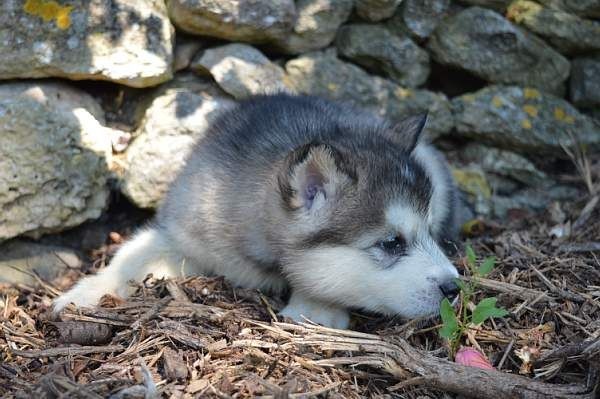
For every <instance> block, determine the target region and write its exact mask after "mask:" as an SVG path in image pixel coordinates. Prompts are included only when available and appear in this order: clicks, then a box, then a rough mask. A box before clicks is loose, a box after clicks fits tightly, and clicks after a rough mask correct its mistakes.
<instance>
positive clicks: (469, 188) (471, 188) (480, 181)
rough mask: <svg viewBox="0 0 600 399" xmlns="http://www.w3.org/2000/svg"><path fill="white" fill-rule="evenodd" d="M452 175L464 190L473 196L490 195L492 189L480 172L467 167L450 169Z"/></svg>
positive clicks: (488, 196) (485, 196)
mask: <svg viewBox="0 0 600 399" xmlns="http://www.w3.org/2000/svg"><path fill="white" fill-rule="evenodd" d="M452 175H453V176H454V180H456V183H457V184H458V186H459V187H460V188H461V190H463V191H464V192H466V193H468V194H471V195H473V196H475V197H479V196H480V195H481V196H483V197H484V198H486V199H487V198H490V197H491V196H492V189H491V187H490V185H489V184H488V182H487V180H486V178H485V175H484V174H483V173H482V172H479V171H476V170H469V169H452Z"/></svg>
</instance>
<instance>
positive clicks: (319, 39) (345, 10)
mask: <svg viewBox="0 0 600 399" xmlns="http://www.w3.org/2000/svg"><path fill="white" fill-rule="evenodd" d="M352 6H353V2H352V0H298V1H296V10H297V13H298V17H297V19H296V22H295V24H294V26H293V29H292V30H291V31H290V32H288V33H287V34H286V35H284V36H282V37H281V38H280V39H278V40H276V41H275V42H274V44H275V46H276V47H277V48H278V50H279V51H282V52H284V53H288V54H300V53H305V52H307V51H312V50H318V49H321V48H324V47H327V46H328V45H329V44H330V43H331V42H332V41H333V39H334V38H335V34H336V31H337V29H338V28H339V27H340V25H341V24H342V23H344V21H346V20H347V19H348V17H349V16H350V12H351V11H352Z"/></svg>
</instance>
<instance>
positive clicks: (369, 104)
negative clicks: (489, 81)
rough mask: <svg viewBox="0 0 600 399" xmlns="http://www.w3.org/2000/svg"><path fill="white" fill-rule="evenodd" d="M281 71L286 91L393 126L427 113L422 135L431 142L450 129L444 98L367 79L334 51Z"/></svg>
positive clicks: (308, 57) (304, 58) (292, 63)
mask: <svg viewBox="0 0 600 399" xmlns="http://www.w3.org/2000/svg"><path fill="white" fill-rule="evenodd" d="M285 69H286V72H287V77H288V84H289V86H290V88H292V89H293V90H295V91H297V92H299V93H303V94H314V95H319V96H323V97H327V98H330V99H333V100H340V101H347V102H349V103H351V104H354V105H356V106H360V107H362V108H365V109H369V110H372V111H373V112H375V113H377V114H378V115H381V116H384V117H387V118H389V119H391V120H392V121H394V122H399V121H401V120H402V119H404V118H406V117H407V116H409V115H414V114H417V113H422V112H424V111H427V110H428V111H429V116H430V119H429V122H428V124H427V126H426V128H425V132H426V135H428V136H429V137H430V138H431V139H434V138H436V137H438V136H439V135H441V134H444V133H447V132H449V131H450V130H451V129H452V126H453V121H452V115H451V113H450V110H449V106H448V100H447V99H446V97H445V96H444V95H442V94H437V93H433V92H430V91H427V90H412V89H406V88H403V87H401V86H398V85H396V84H394V83H393V82H390V81H389V80H386V79H382V78H379V77H377V76H371V75H369V74H368V73H366V72H365V71H364V70H362V69H360V68H359V67H357V66H355V65H353V64H349V63H346V62H343V61H341V60H340V59H338V58H337V57H336V55H335V51H331V50H328V51H323V52H313V53H309V54H305V55H303V56H301V57H299V58H296V59H293V60H291V61H288V62H287V64H286V65H285Z"/></svg>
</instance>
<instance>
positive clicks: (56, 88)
mask: <svg viewBox="0 0 600 399" xmlns="http://www.w3.org/2000/svg"><path fill="white" fill-rule="evenodd" d="M599 18H600V0H586V1H575V0H573V1H571V0H539V1H537V2H533V1H527V0H517V1H503V0H489V1H486V0H464V1H450V0H355V1H353V0H296V1H293V0H245V1H233V0H220V1H212V0H211V1H209V0H166V1H164V2H163V1H162V0H5V1H3V2H2V5H1V6H0V54H2V56H1V59H0V79H1V80H0V207H1V208H2V212H1V213H0V241H2V240H7V239H10V238H13V237H17V236H30V237H39V236H40V235H42V234H46V233H51V232H58V231H62V230H64V229H67V228H71V227H73V226H76V225H78V224H81V223H82V222H84V221H86V220H90V219H94V218H97V217H98V216H99V215H100V214H101V213H102V212H103V211H104V210H105V209H106V207H107V201H108V199H109V190H110V189H113V190H120V191H122V193H123V194H124V195H126V196H127V197H128V198H129V199H130V200H131V201H132V202H133V203H135V204H136V205H137V206H139V207H142V208H155V207H156V206H157V204H159V203H160V200H161V198H162V196H163V194H164V192H165V190H166V188H167V186H168V183H169V182H170V181H171V180H172V179H173V176H174V175H175V173H176V171H177V170H178V169H179V168H180V167H181V164H182V162H183V159H184V157H185V155H186V153H187V152H188V151H189V148H190V145H191V143H192V142H193V140H194V139H195V138H197V137H199V136H201V135H202V134H203V133H204V131H205V129H206V127H207V126H208V124H209V123H210V122H211V121H212V120H213V119H214V117H215V116H216V115H218V113H219V112H221V111H222V110H223V109H226V108H228V107H230V106H231V105H232V104H234V102H235V101H236V100H239V99H242V98H245V97H247V96H250V95H252V94H255V93H262V92H269V91H278V90H288V91H291V92H296V93H309V94H317V95H321V96H325V97H329V98H332V99H337V100H343V101H349V102H351V103H354V104H356V105H358V106H361V107H364V108H368V109H371V110H372V111H373V112H376V113H378V114H380V115H383V116H386V117H388V118H390V119H391V120H392V121H400V120H401V119H402V118H404V117H406V116H408V115H411V114H414V113H417V112H422V111H425V110H428V111H429V115H430V120H429V123H428V125H427V128H426V129H427V136H428V139H429V140H435V141H436V142H437V143H439V145H440V147H442V148H443V149H444V150H445V151H446V152H447V154H448V155H449V157H450V158H451V159H452V161H453V167H454V175H455V177H456V179H457V180H458V182H459V184H460V186H461V188H462V189H463V191H464V192H465V197H466V199H467V200H468V202H469V204H470V206H471V208H472V210H473V212H474V213H476V214H481V215H484V216H487V217H504V216H505V215H506V214H507V212H509V211H510V210H511V209H530V210H534V211H536V210H542V209H544V208H546V207H547V206H548V205H549V204H550V203H551V202H552V201H555V200H559V201H560V200H570V199H573V198H574V197H577V196H578V195H579V190H580V189H581V185H579V186H578V185H577V184H573V183H572V182H570V183H566V182H565V181H563V180H561V179H560V175H561V173H562V172H564V170H563V169H561V168H570V167H571V166H570V165H571V163H570V162H569V160H568V158H569V157H568V155H567V152H568V151H566V150H569V149H570V151H571V152H576V151H575V149H577V148H580V147H583V148H585V149H586V150H587V151H588V152H589V153H590V154H593V153H594V152H597V151H598V150H599V149H600V123H599V122H598V120H596V119H594V117H596V118H600V55H599V54H600V21H599V20H598V19H599ZM94 81H102V82H94ZM565 149H566V150H565ZM110 181H115V182H116V183H117V184H112V185H111V184H109V183H108V182H110ZM109 187H110V188H109Z"/></svg>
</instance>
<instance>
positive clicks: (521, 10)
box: [506, 0, 542, 23]
mask: <svg viewBox="0 0 600 399" xmlns="http://www.w3.org/2000/svg"><path fill="white" fill-rule="evenodd" d="M541 10H542V6H540V5H539V4H537V3H534V2H533V1H527V0H518V1H515V2H513V3H512V4H511V5H510V6H509V7H508V8H507V9H506V18H508V19H509V20H511V21H514V22H516V23H521V22H523V20H525V19H533V18H535V16H536V14H537V13H539V12H540V11H541Z"/></svg>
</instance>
